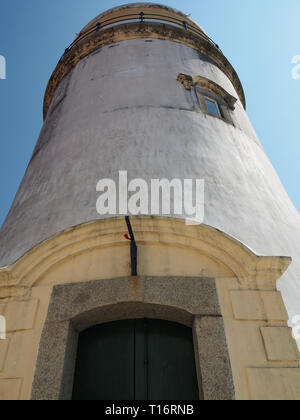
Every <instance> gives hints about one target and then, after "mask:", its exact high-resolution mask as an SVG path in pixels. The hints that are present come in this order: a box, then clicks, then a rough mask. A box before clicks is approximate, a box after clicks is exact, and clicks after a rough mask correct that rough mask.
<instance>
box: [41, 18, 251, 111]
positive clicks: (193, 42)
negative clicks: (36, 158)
mask: <svg viewBox="0 0 300 420" xmlns="http://www.w3.org/2000/svg"><path fill="white" fill-rule="evenodd" d="M139 38H152V39H162V40H168V41H172V42H176V43H180V44H183V45H186V46H188V47H190V48H193V49H195V50H197V51H199V52H200V53H201V54H203V55H205V56H207V57H209V58H210V59H211V60H212V61H214V62H215V63H216V65H217V66H218V67H219V68H220V69H221V70H222V71H223V72H224V73H225V74H226V76H227V77H228V78H229V79H230V80H231V82H232V84H233V86H234V88H235V90H236V92H237V94H238V96H239V98H240V101H241V103H242V104H243V106H244V107H246V101H245V95H244V91H243V87H242V84H241V82H240V80H239V78H238V75H237V74H236V72H235V70H234V68H233V66H232V65H231V64H230V62H229V61H228V60H227V58H226V57H225V56H224V55H223V54H222V52H221V51H220V50H219V49H218V48H216V47H215V46H214V45H213V44H212V43H211V42H209V40H207V39H205V38H204V37H203V38H202V37H201V36H199V35H197V34H194V33H192V32H190V31H186V30H184V29H181V28H180V27H176V26H172V25H168V24H160V23H146V22H144V23H129V24H128V23H127V24H120V25H118V26H114V27H110V28H108V29H105V30H103V31H99V32H92V33H91V34H90V35H89V36H87V37H85V38H84V39H82V40H81V41H80V42H78V43H77V44H76V45H75V46H74V47H73V48H72V49H71V50H70V51H69V52H66V54H65V55H64V56H63V57H62V58H61V60H60V61H59V63H58V64H57V66H56V68H55V70H54V72H53V74H52V76H51V78H50V80H49V83H48V86H47V89H46V93H45V98H44V119H46V116H47V112H48V110H49V107H50V105H51V102H52V99H53V96H54V93H55V90H56V88H57V86H58V85H59V83H60V82H61V80H62V79H63V78H64V77H65V76H66V75H67V74H68V73H69V72H70V71H71V70H72V69H73V68H74V67H75V66H76V64H77V63H79V61H80V60H82V59H83V58H85V57H86V56H88V55H89V54H91V53H93V52H94V51H96V50H98V49H100V48H103V47H105V46H107V45H111V44H114V43H119V42H122V41H125V40H131V39H139Z"/></svg>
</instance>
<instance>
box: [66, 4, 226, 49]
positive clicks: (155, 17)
mask: <svg viewBox="0 0 300 420" xmlns="http://www.w3.org/2000/svg"><path fill="white" fill-rule="evenodd" d="M131 22H140V23H141V24H143V23H146V22H159V23H168V24H171V25H175V26H177V27H180V28H183V29H184V30H186V31H189V32H192V33H194V34H196V35H198V36H199V37H200V38H202V39H205V40H206V41H208V42H209V43H210V44H212V45H213V46H214V47H215V48H217V49H218V50H220V48H219V46H218V45H217V44H216V43H215V42H214V41H213V40H212V39H211V38H209V36H207V35H206V34H205V33H204V32H202V31H201V30H200V29H199V28H198V27H197V26H195V25H192V24H191V23H189V22H187V21H185V20H181V19H177V18H175V17H172V16H167V15H162V14H158V13H144V12H140V13H130V14H127V15H122V16H118V17H112V18H110V19H106V20H102V21H101V22H98V23H96V24H95V25H94V26H93V27H91V28H90V29H89V30H88V31H86V32H84V33H83V34H81V35H79V36H78V37H77V38H76V39H75V40H74V41H73V42H72V44H71V45H69V46H68V47H67V48H66V49H65V52H64V54H63V57H64V56H65V55H66V54H67V53H68V52H69V51H71V50H72V49H73V48H74V47H75V46H76V45H77V44H78V43H80V42H81V41H82V40H84V39H85V38H87V37H88V36H89V35H91V34H93V33H97V32H101V31H102V30H104V29H105V28H107V27H112V26H115V25H116V24H119V23H131ZM220 51H221V50H220Z"/></svg>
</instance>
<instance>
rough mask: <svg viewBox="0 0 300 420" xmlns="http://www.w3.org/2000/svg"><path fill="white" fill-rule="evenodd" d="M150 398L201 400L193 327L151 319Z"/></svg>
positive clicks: (149, 322)
mask: <svg viewBox="0 0 300 420" xmlns="http://www.w3.org/2000/svg"><path fill="white" fill-rule="evenodd" d="M148 337H149V339H148V359H149V365H148V399H150V400H198V399H199V391H198V381H197V374H196V368H195V356H194V347H193V338H192V330H191V329H190V328H187V327H184V326H183V325H179V324H174V323H172V322H161V321H157V320H149V321H148Z"/></svg>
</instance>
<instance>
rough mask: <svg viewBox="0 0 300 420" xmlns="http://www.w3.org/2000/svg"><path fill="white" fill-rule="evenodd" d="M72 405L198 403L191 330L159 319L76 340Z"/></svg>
mask: <svg viewBox="0 0 300 420" xmlns="http://www.w3.org/2000/svg"><path fill="white" fill-rule="evenodd" d="M73 399H74V400H199V389H198V381H197V373H196V365H195V355H194V345H193V335H192V330H191V328H188V327H186V326H184V325H181V324H177V323H174V322H168V321H162V320H158V319H155V320H154V319H137V320H126V321H117V322H111V323H108V324H102V325H98V326H95V327H92V328H89V329H87V330H85V331H83V332H82V333H81V334H80V335H79V342H78V352H77V361H76V369H75V379H74V389H73Z"/></svg>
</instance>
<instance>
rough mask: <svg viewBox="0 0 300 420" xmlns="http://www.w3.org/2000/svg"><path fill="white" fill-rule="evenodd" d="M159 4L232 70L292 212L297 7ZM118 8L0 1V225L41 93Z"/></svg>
mask: <svg viewBox="0 0 300 420" xmlns="http://www.w3.org/2000/svg"><path fill="white" fill-rule="evenodd" d="M126 2H127V3H128V1H126V0H125V1H124V3H126ZM130 3H134V2H130ZM163 3H164V4H166V5H169V6H173V7H175V8H177V9H180V10H182V11H183V12H186V13H187V14H191V15H192V17H193V18H194V19H195V20H197V21H198V22H199V23H200V25H201V26H202V27H203V28H204V29H205V30H206V31H207V32H208V34H209V35H210V36H211V37H212V38H213V40H214V41H215V42H216V43H218V44H219V45H220V47H221V48H222V50H223V52H224V54H225V55H226V56H227V58H228V59H229V60H230V61H231V63H232V64H233V65H234V67H235V69H236V70H237V72H238V74H239V76H240V79H241V81H242V83H243V86H244V89H245V94H246V99H247V111H248V114H249V116H250V119H251V121H252V123H253V125H254V127H255V129H256V131H257V133H258V135H259V137H260V140H261V142H262V144H263V146H264V148H265V150H266V152H267V154H268V156H269V157H270V159H271V161H272V163H273V165H274V166H275V168H276V170H277V172H278V174H279V176H280V178H281V180H282V182H283V184H284V186H285V188H286V189H287V191H288V193H289V195H290V197H291V199H292V200H293V202H294V204H295V206H296V207H297V208H298V210H300V191H299V180H300V164H299V160H300V159H299V158H300V141H299V140H300V139H299V134H298V133H299V131H300V113H299V110H300V106H299V105H300V79H299V80H294V79H293V78H292V75H291V72H292V68H293V67H294V65H293V64H292V58H293V57H294V56H297V55H300V42H299V41H300V24H299V17H300V1H299V0H247V1H246V0H214V1H213V2H212V1H209V2H208V1H203V0H185V1H183V0H171V1H169V0H164V1H163ZM120 4H122V1H120V0H101V1H100V0H84V1H83V0H0V6H1V9H0V10H1V15H0V55H2V56H4V57H5V58H6V62H7V79H6V80H0V147H1V149H0V188H1V199H0V225H1V224H2V222H3V220H4V218H5V216H6V214H7V212H8V210H9V208H10V205H11V203H12V200H13V198H14V195H15V193H16V191H17V188H18V186H19V184H20V182H21V179H22V177H23V175H24V172H25V170H26V166H27V164H28V161H29V159H30V156H31V153H32V151H33V148H34V145H35V143H36V140H37V138H38V135H39V131H40V129H41V125H42V103H43V95H44V91H45V88H46V85H47V82H48V79H49V77H50V75H51V73H52V71H53V69H54V67H55V65H56V63H57V61H58V59H59V58H60V56H61V54H62V52H63V51H64V49H65V47H66V46H67V45H69V44H70V43H71V41H72V40H73V38H74V35H75V33H77V32H79V31H80V29H81V28H82V27H83V26H85V25H86V23H88V22H89V21H90V20H91V19H93V18H94V17H95V16H96V15H97V14H99V13H101V12H102V11H104V10H106V9H108V8H111V7H114V6H117V5H120ZM299 73H300V71H299Z"/></svg>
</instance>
